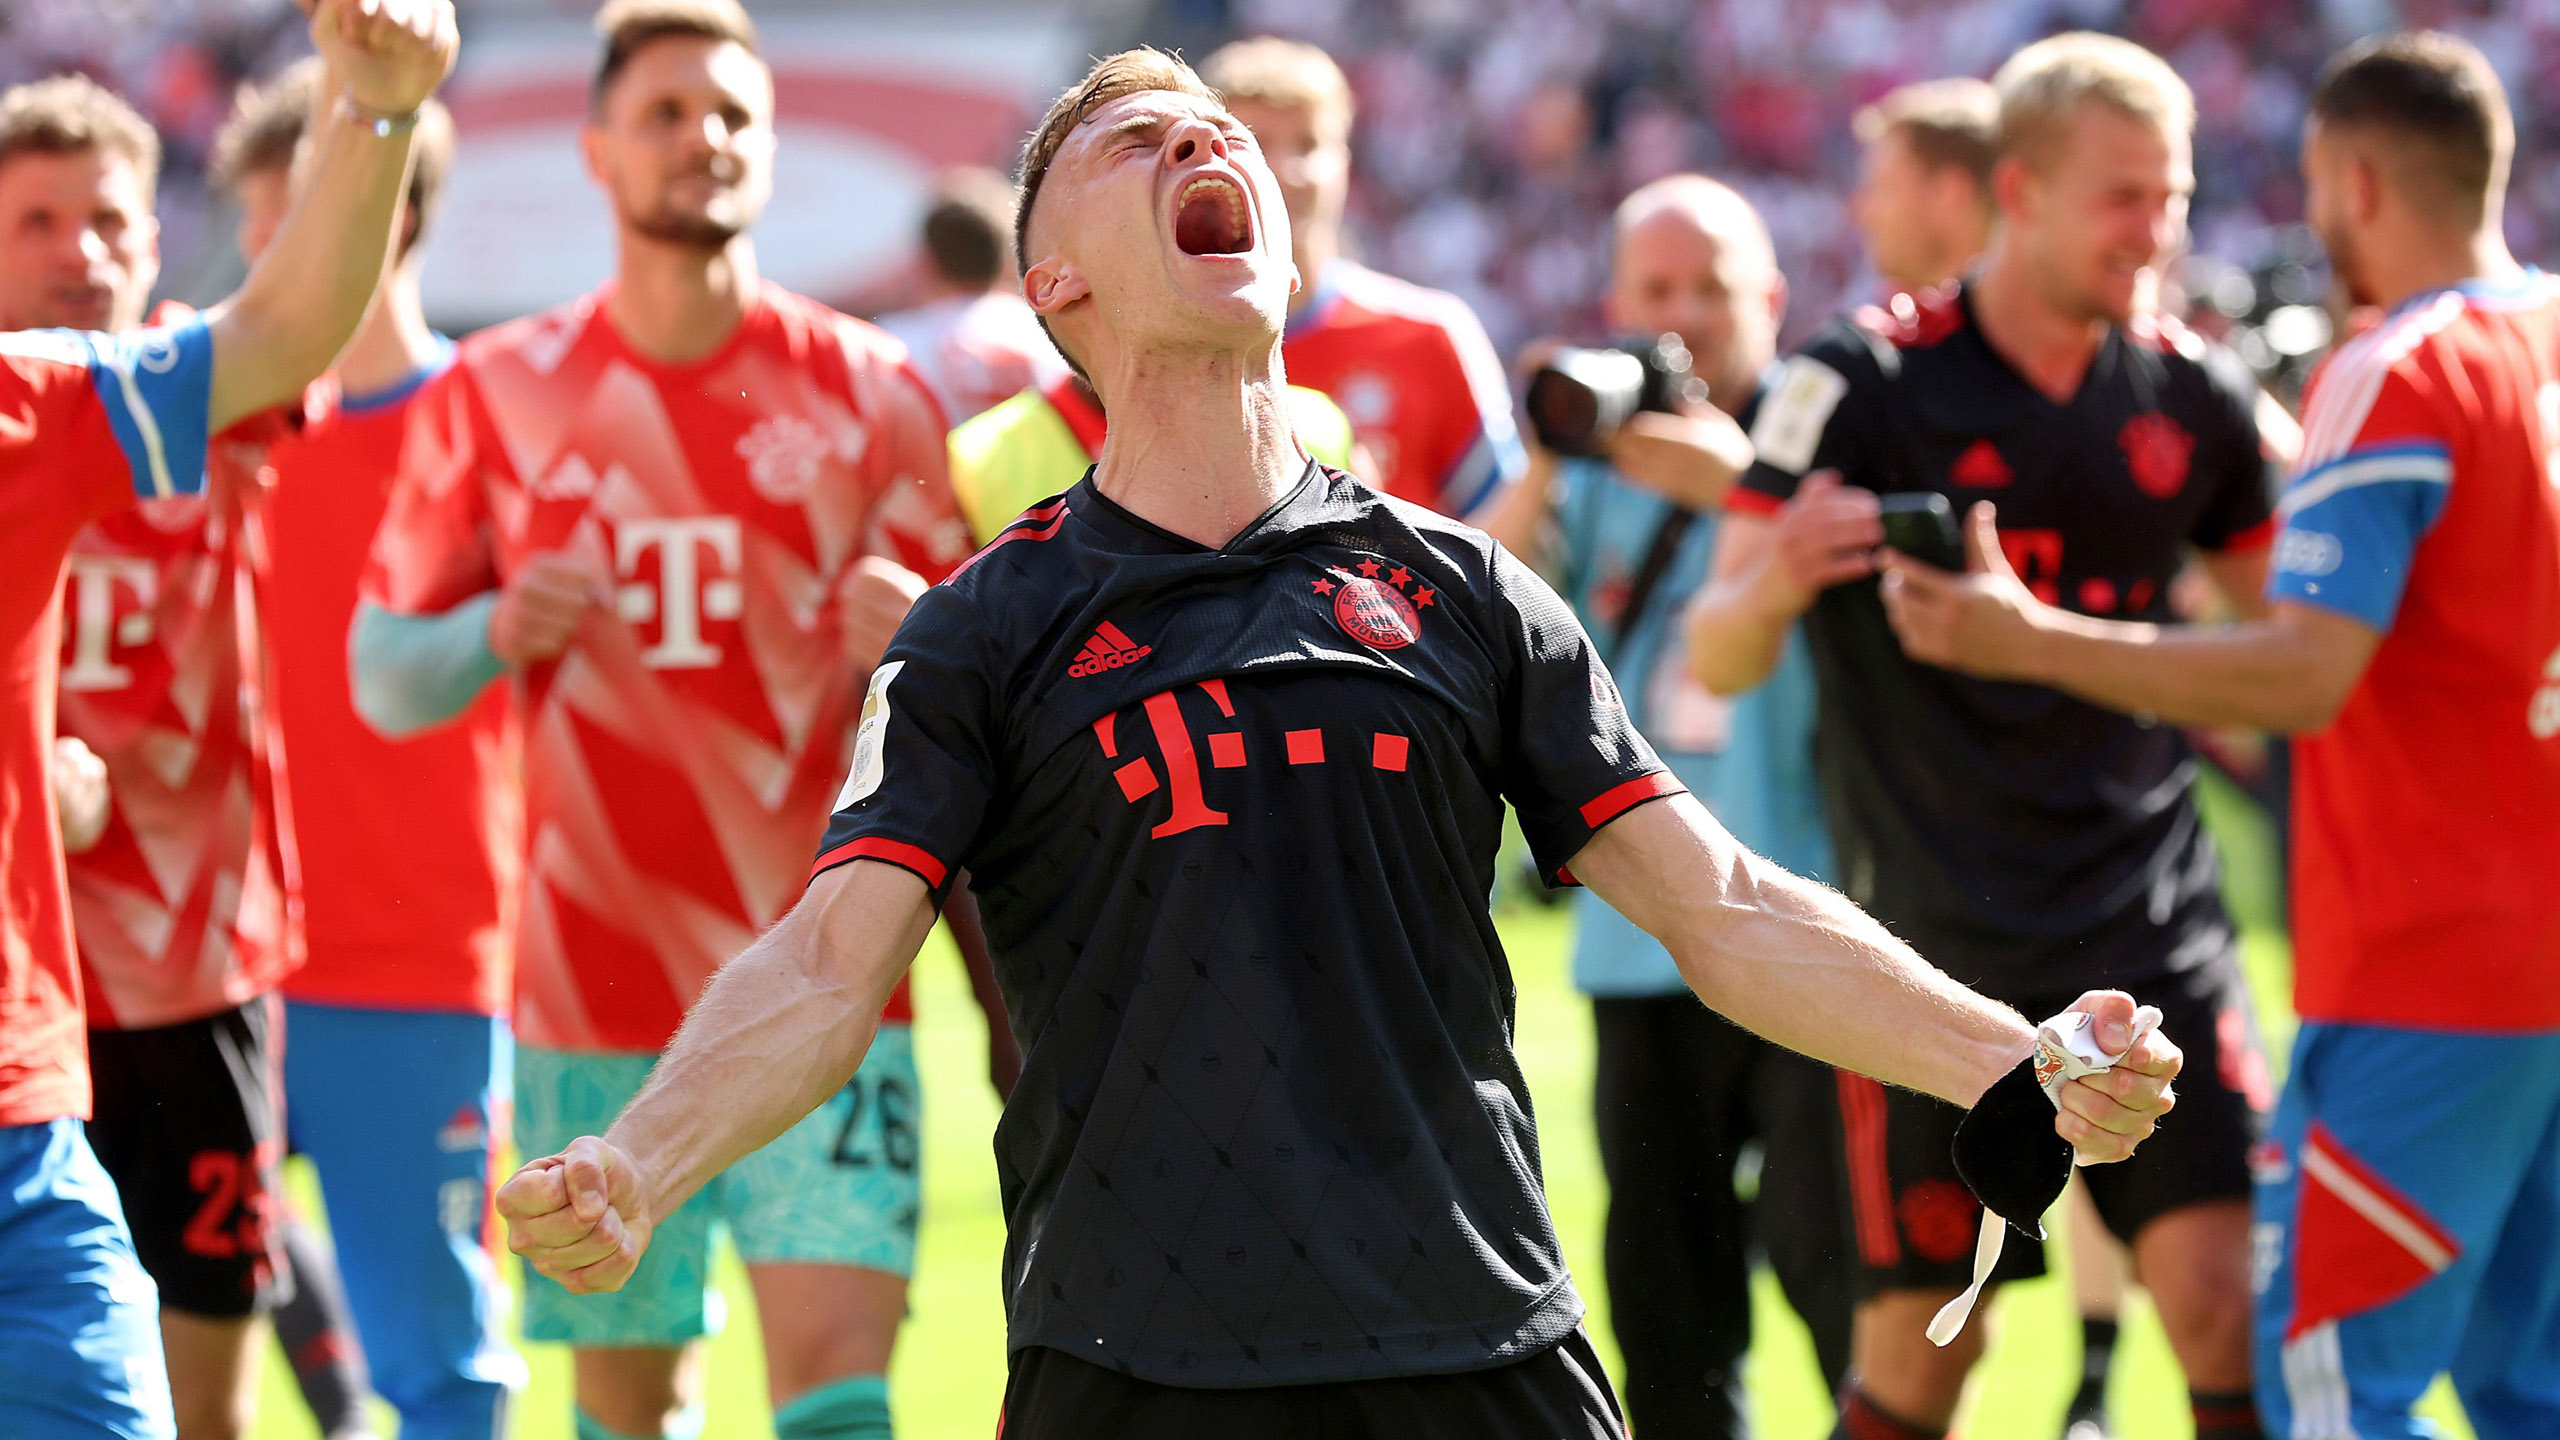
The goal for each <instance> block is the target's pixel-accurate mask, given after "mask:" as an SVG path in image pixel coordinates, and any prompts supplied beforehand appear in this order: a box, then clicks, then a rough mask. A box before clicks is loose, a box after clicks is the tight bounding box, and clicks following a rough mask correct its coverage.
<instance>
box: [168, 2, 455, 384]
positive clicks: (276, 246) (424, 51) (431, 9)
mask: <svg viewBox="0 0 2560 1440" xmlns="http://www.w3.org/2000/svg"><path fill="white" fill-rule="evenodd" d="M312 27H313V32H312V33H313V36H314V39H315V41H316V42H319V43H320V45H321V51H322V54H323V55H324V56H325V57H326V58H327V60H328V62H329V64H330V67H331V69H330V77H331V79H332V80H336V81H341V82H342V84H341V85H340V87H339V89H338V93H339V94H342V95H344V96H345V97H346V99H347V101H348V102H349V103H350V104H352V105H355V106H360V107H362V108H363V109H364V110H366V111H368V112H370V114H371V115H373V116H376V117H385V116H388V117H399V116H401V115H403V114H406V113H411V112H414V111H415V110H416V108H417V106H418V105H420V104H422V103H423V102H424V101H425V100H426V98H427V96H428V95H430V94H432V93H433V92H434V90H435V86H436V84H437V83H438V82H439V81H441V80H442V79H443V77H444V75H445V72H446V71H448V70H449V69H451V68H452V64H453V55H454V48H455V43H456V42H455V37H454V25H453V12H452V7H451V5H450V4H449V3H447V0H324V3H322V4H321V5H320V7H319V9H318V12H317V13H316V14H315V15H314V16H313V21H312ZM388 128H389V129H390V133H389V134H377V133H375V127H374V126H373V125H372V124H371V123H370V122H369V121H367V120H365V119H364V118H363V117H361V116H359V115H357V114H356V113H355V112H354V111H352V110H342V109H341V108H340V107H339V106H338V104H337V103H336V100H335V98H334V97H333V98H332V100H331V101H330V103H329V109H328V111H327V113H326V115H325V117H324V119H323V122H322V123H320V124H318V125H317V126H315V127H314V128H313V129H312V131H311V135H312V155H311V158H310V161H309V163H308V167H307V169H306V170H305V171H303V172H302V175H301V179H300V189H299V193H298V195H297V196H296V198H295V201H294V205H293V210H292V212H291V213H290V214H289V215H288V216H287V217H286V219H285V222H284V225H283V226H282V227H281V228H280V229H278V230H277V232H276V236H275V240H274V242H273V243H272V244H270V245H269V246H268V247H267V250H266V253H265V254H263V255H261V256H260V257H259V258H258V263H257V264H256V265H255V266H254V267H252V268H251V269H250V271H249V277H248V279H246V280H245V281H243V282H242V283H241V286H240V288H239V290H238V291H236V292H235V293H234V294H233V295H232V296H231V298H229V299H228V300H225V301H224V302H222V303H221V304H219V305H217V306H215V307H213V308H212V310H210V311H209V312H208V313H207V317H206V318H207V321H208V323H209V325H210V327H211V329H212V332H213V353H214V368H213V383H212V394H211V397H210V413H209V423H210V424H211V426H212V428H213V429H214V430H215V431H217V432H218V431H220V430H222V429H223V428H224V427H225V426H228V425H229V424H231V423H232V422H233V421H235V420H238V419H240V418H241V417H243V416H246V415H253V414H256V413H257V412H259V411H261V410H265V409H268V408H270V407H273V406H276V405H280V404H282V403H284V402H285V401H287V400H290V399H291V398H293V397H294V396H295V395H296V394H299V393H300V392H301V390H302V387H303V386H305V385H307V384H309V383H310V382H311V381H312V380H314V379H316V378H318V377H319V375H320V373H321V372H322V371H324V370H326V369H328V368H329V365H330V362H331V361H333V360H335V359H336V358H337V355H338V352H339V351H340V350H341V349H343V348H344V347H345V345H346V343H347V339H348V337H349V336H352V335H353V334H355V331H356V326H357V325H358V324H359V323H361V322H362V321H363V319H364V313H365V307H366V306H367V305H368V304H369V303H370V302H371V300H372V298H373V291H374V286H375V285H376V284H377V283H378V282H379V281H380V280H381V278H382V273H383V267H384V264H385V262H386V261H387V259H388V258H389V256H390V254H391V246H392V231H393V228H394V227H393V224H392V220H393V215H394V212H395V211H396V209H397V207H398V205H399V202H400V195H401V191H402V190H403V188H404V187H405V186H406V184H407V182H408V176H409V158H410V139H411V133H410V131H409V129H408V128H406V127H405V126H402V125H397V124H395V125H392V126H390V127H388Z"/></svg>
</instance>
